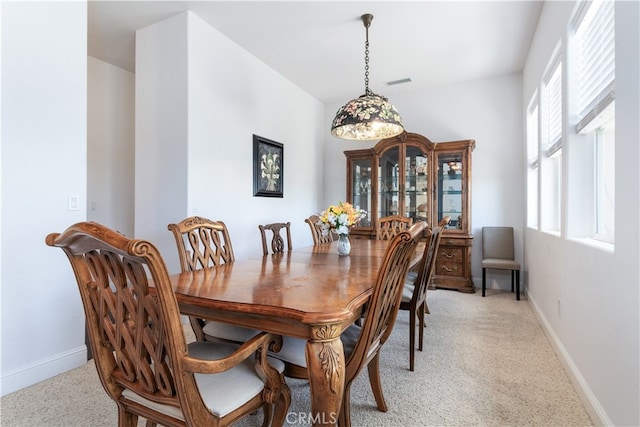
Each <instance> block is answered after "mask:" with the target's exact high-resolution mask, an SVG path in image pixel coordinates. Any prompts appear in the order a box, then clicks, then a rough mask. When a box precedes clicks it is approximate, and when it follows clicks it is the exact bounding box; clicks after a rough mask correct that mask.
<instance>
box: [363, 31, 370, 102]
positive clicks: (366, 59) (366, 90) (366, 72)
mask: <svg viewBox="0 0 640 427" xmlns="http://www.w3.org/2000/svg"><path fill="white" fill-rule="evenodd" d="M364 27H365V29H366V39H365V42H364V93H365V95H370V94H371V91H370V90H369V25H367V24H366V23H365V26H364Z"/></svg>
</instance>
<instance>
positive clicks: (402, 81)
mask: <svg viewBox="0 0 640 427" xmlns="http://www.w3.org/2000/svg"><path fill="white" fill-rule="evenodd" d="M410 81H411V79H410V78H409V77H406V78H404V79H400V80H394V81H391V82H387V86H393V85H399V84H402V83H409V82H410Z"/></svg>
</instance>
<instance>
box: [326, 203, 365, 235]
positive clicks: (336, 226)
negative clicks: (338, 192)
mask: <svg viewBox="0 0 640 427" xmlns="http://www.w3.org/2000/svg"><path fill="white" fill-rule="evenodd" d="M366 216H367V211H365V210H364V209H356V208H354V207H353V205H352V204H351V203H343V202H338V204H337V205H332V206H329V207H328V208H327V210H326V211H324V212H322V215H321V216H320V221H319V224H320V227H322V234H324V235H325V236H326V235H327V234H329V231H330V230H331V229H333V230H335V231H336V233H337V234H349V228H350V227H352V226H354V225H356V224H357V223H358V222H359V221H360V220H361V219H362V218H365V217H366Z"/></svg>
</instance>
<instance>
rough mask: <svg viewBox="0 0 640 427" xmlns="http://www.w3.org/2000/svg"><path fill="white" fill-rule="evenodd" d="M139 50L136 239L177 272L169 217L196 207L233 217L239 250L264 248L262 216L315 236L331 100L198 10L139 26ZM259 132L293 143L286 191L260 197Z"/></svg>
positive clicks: (299, 235) (304, 241)
mask: <svg viewBox="0 0 640 427" xmlns="http://www.w3.org/2000/svg"><path fill="white" fill-rule="evenodd" d="M136 49H137V57H136V112H137V116H136V213H135V215H136V237H144V238H147V239H150V240H152V241H153V242H154V243H155V244H156V245H157V246H158V247H159V249H160V251H161V252H162V253H163V255H164V257H165V260H166V261H167V264H168V266H169V269H170V270H171V271H178V270H179V264H178V259H177V253H176V248H175V242H174V240H173V237H172V235H171V234H170V233H169V231H167V224H169V223H171V222H178V221H180V220H182V219H184V218H185V217H186V216H189V215H201V216H204V217H207V218H211V219H216V220H222V221H224V222H225V223H226V224H227V226H228V227H229V230H230V233H231V237H232V242H233V247H234V251H235V254H236V257H237V258H243V257H247V256H251V255H256V254H261V253H262V252H261V251H262V249H261V244H260V234H259V231H258V224H260V223H267V222H282V221H290V222H291V227H292V230H291V231H292V235H293V244H294V247H296V246H304V245H308V244H311V243H312V239H311V234H310V232H309V229H308V226H307V224H306V223H305V222H304V219H305V218H306V217H308V216H309V214H310V213H313V212H316V211H318V210H319V209H321V208H322V207H321V206H320V205H319V200H320V195H321V194H322V187H321V186H319V185H318V183H319V182H321V177H322V173H323V170H322V167H321V158H320V156H318V155H317V154H316V153H319V152H320V149H321V148H320V147H321V146H322V143H323V135H324V134H325V132H324V128H323V127H322V123H321V122H322V119H323V114H324V108H323V105H322V104H321V103H320V102H319V101H317V100H315V99H314V98H312V97H311V96H309V95H308V94H307V93H306V92H303V91H302V90H301V89H300V88H298V87H296V86H295V85H293V84H292V83H291V82H289V81H287V80H285V79H284V78H283V77H282V76H280V75H279V74H277V73H276V72H275V71H273V70H272V69H271V68H269V67H267V66H266V65H264V64H263V63H261V62H260V61H259V60H257V59H256V58H254V57H253V56H251V55H249V54H248V53H247V52H246V51H245V50H244V49H242V48H240V47H239V46H238V45H236V44H235V43H233V42H232V41H230V40H229V39H228V38H226V37H225V36H224V35H222V34H221V33H220V32H218V31H217V30H215V29H214V28H212V27H211V26H209V25H208V24H206V23H205V22H204V21H202V20H201V19H200V18H199V17H197V16H196V15H194V14H192V13H189V12H185V13H182V14H179V15H176V16H173V17H171V18H168V19H167V20H165V21H162V22H159V23H156V24H154V25H151V26H149V27H147V28H145V29H143V30H140V31H138V34H137V44H136ZM283 100H286V102H283ZM253 134H257V135H260V136H262V137H265V138H268V139H272V140H275V141H277V142H280V143H283V144H284V197H283V198H265V197H254V196H253V170H252V168H253V157H252V156H253ZM341 168H342V169H344V159H342V162H341Z"/></svg>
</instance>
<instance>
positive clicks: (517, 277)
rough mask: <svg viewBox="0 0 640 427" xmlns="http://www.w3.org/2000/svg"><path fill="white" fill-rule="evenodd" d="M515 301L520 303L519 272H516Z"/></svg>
mask: <svg viewBox="0 0 640 427" xmlns="http://www.w3.org/2000/svg"><path fill="white" fill-rule="evenodd" d="M516 299H517V300H518V301H520V270H516Z"/></svg>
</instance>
